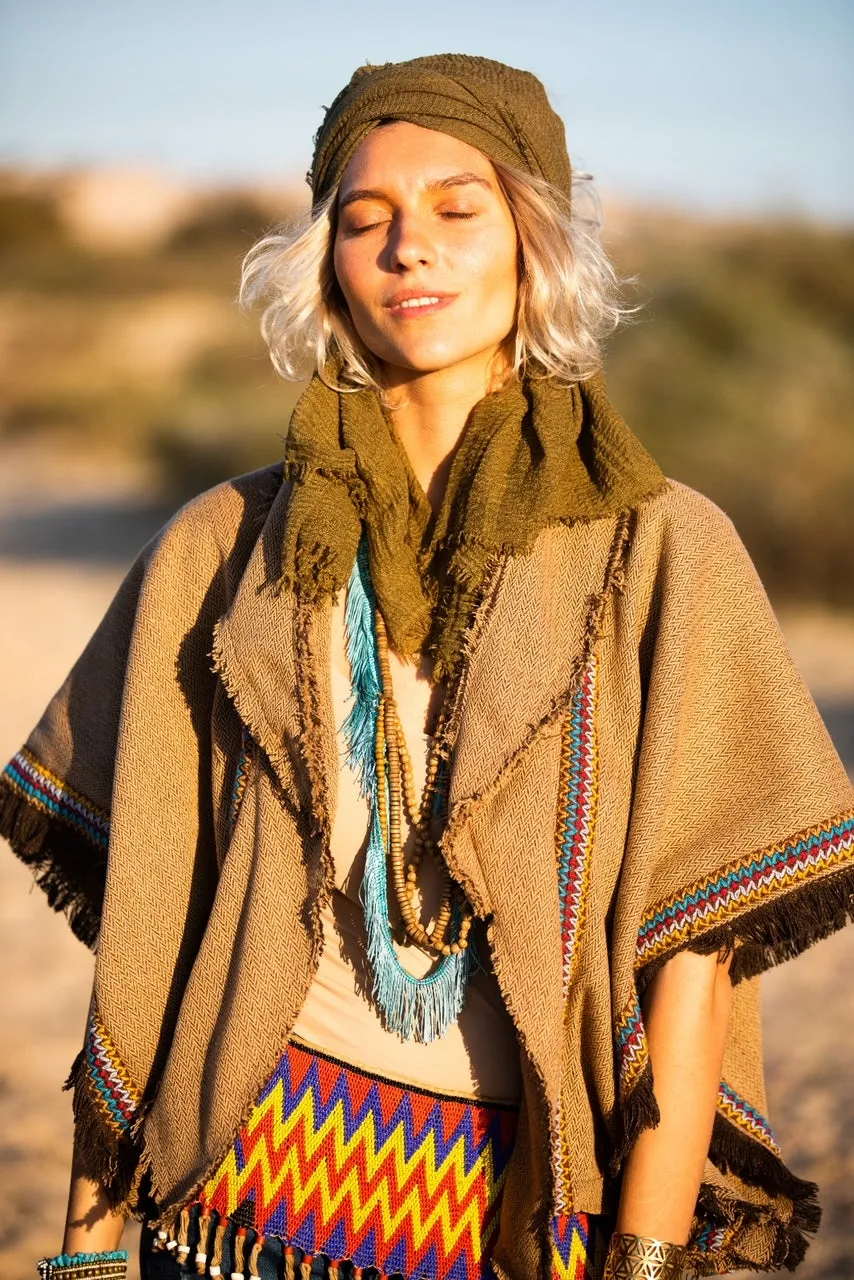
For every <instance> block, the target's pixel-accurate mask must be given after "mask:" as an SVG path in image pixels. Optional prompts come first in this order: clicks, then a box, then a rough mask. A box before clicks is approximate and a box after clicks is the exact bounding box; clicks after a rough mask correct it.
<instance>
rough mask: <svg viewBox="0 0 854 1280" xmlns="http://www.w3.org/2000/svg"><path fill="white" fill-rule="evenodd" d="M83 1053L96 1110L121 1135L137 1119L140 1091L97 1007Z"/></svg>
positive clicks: (92, 1015)
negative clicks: (129, 1073)
mask: <svg viewBox="0 0 854 1280" xmlns="http://www.w3.org/2000/svg"><path fill="white" fill-rule="evenodd" d="M84 1054H85V1062H86V1069H87V1072H88V1082H89V1086H90V1089H91V1092H92V1096H93V1098H94V1101H95V1102H96V1103H97V1106H98V1110H99V1112H100V1114H101V1116H102V1118H103V1120H104V1122H105V1123H106V1125H107V1126H108V1128H109V1129H111V1130H112V1132H113V1133H114V1134H115V1136H116V1137H117V1138H123V1137H125V1135H126V1134H128V1133H129V1131H130V1129H131V1127H132V1125H133V1122H134V1120H135V1119H136V1113H137V1111H138V1110H139V1103H140V1098H141V1095H140V1092H139V1090H138V1089H137V1087H136V1085H135V1084H134V1083H133V1081H132V1080H131V1078H130V1076H129V1075H128V1072H127V1069H126V1068H125V1065H124V1063H123V1062H122V1060H121V1058H120V1057H119V1054H118V1051H117V1049H116V1046H115V1045H114V1044H113V1042H112V1040H111V1039H110V1036H109V1034H108V1032H107V1028H106V1027H105V1026H104V1024H103V1022H102V1021H101V1019H100V1018H99V1016H98V1013H97V1011H96V1010H93V1012H92V1014H91V1015H90V1018H89V1025H88V1027H87V1029H86V1043H85V1047H84Z"/></svg>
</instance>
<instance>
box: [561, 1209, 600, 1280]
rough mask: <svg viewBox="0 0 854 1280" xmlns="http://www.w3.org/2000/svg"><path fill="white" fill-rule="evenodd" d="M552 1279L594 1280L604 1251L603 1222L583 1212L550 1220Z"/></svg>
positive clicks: (598, 1271) (598, 1272) (597, 1274)
mask: <svg viewBox="0 0 854 1280" xmlns="http://www.w3.org/2000/svg"><path fill="white" fill-rule="evenodd" d="M551 1241H552V1280H597V1277H598V1276H600V1275H601V1274H602V1267H603V1264H604V1261H605V1254H606V1252H607V1248H608V1232H607V1230H606V1229H605V1227H604V1221H603V1219H601V1218H598V1217H591V1216H589V1215H588V1214H586V1213H570V1214H560V1215H559V1216H557V1217H555V1218H552V1222H551Z"/></svg>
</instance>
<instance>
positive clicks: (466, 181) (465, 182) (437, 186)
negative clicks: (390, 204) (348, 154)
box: [338, 173, 493, 209]
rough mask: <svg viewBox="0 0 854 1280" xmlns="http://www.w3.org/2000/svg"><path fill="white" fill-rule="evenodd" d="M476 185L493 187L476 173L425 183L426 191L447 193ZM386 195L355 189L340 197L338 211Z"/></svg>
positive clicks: (382, 197)
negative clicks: (457, 188)
mask: <svg viewBox="0 0 854 1280" xmlns="http://www.w3.org/2000/svg"><path fill="white" fill-rule="evenodd" d="M472 184H476V185H477V186H480V187H485V188H486V190H487V191H492V190H493V185H492V183H491V182H490V181H489V179H488V178H483V177H481V176H480V174H477V173H454V174H451V176H450V177H449V178H437V179H436V181H435V182H428V183H427V190H428V191H431V192H432V191H447V190H450V189H451V188H452V187H468V186H471V185H472ZM387 199H388V195H387V194H386V192H385V191H381V190H379V189H378V188H375V187H357V188H356V189H355V190H353V191H348V192H347V194H346V195H345V196H342V197H341V200H340V203H339V205H338V207H339V209H345V208H346V207H347V205H349V204H356V203H357V201H359V200H387Z"/></svg>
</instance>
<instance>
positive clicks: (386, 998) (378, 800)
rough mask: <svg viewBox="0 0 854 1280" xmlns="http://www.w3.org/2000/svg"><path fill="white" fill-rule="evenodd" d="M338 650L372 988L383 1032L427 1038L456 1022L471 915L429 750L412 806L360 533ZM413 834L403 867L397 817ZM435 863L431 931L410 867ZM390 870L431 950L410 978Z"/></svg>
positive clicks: (407, 922)
mask: <svg viewBox="0 0 854 1280" xmlns="http://www.w3.org/2000/svg"><path fill="white" fill-rule="evenodd" d="M344 617H345V627H346V633H347V656H348V658H349V660H350V670H351V673H352V683H353V697H354V699H355V701H354V703H353V707H352V708H351V710H350V712H349V714H348V716H347V719H346V720H345V722H344V725H343V732H344V735H345V740H346V742H347V762H348V764H350V765H352V766H353V767H354V768H355V769H356V770H357V773H358V776H359V781H360V787H361V791H362V794H363V795H364V796H365V797H366V798H367V799H368V801H369V803H370V810H371V823H370V832H369V836H368V849H367V855H366V859H365V874H364V879H363V881H362V887H361V891H360V896H361V899H362V905H363V907H364V911H365V923H366V929H367V938H368V960H369V963H370V967H371V974H372V979H373V996H374V1000H375V1001H376V1004H377V1007H378V1008H379V1010H380V1012H381V1014H382V1017H383V1021H384V1022H385V1024H386V1026H387V1027H388V1029H389V1030H390V1031H394V1032H396V1034H397V1035H399V1036H400V1037H401V1038H402V1039H404V1040H417V1041H420V1042H422V1043H428V1042H429V1041H431V1040H436V1039H438V1038H439V1037H441V1036H443V1035H444V1034H445V1032H446V1031H447V1030H448V1027H449V1026H451V1024H452V1023H453V1022H455V1021H456V1019H457V1017H458V1016H459V1013H460V1010H461V1009H462V1007H463V1002H464V1000H465V990H466V983H467V981H468V977H469V974H470V972H471V969H472V966H473V963H474V957H473V955H472V950H471V948H470V947H469V945H468V943H469V930H470V928H471V923H472V913H471V909H470V907H469V905H468V903H467V902H466V901H465V898H464V896H463V894H462V892H461V890H460V889H459V886H457V885H455V884H454V883H453V881H452V880H451V877H450V875H449V873H448V870H447V868H446V867H445V865H444V863H443V862H442V859H441V855H440V853H439V849H438V847H437V845H436V843H435V841H434V840H433V839H432V837H431V835H430V828H429V824H430V819H431V817H432V816H433V815H434V814H435V812H436V811H437V806H439V805H440V804H441V800H442V785H443V779H444V771H443V769H442V768H441V765H440V762H439V761H438V760H437V759H436V757H435V755H434V754H433V753H432V752H431V755H430V760H429V763H428V772H427V780H426V784H425V787H424V792H423V795H422V798H421V803H420V805H418V804H417V802H416V795H415V785H414V781H413V770H412V761H411V758H410V756H409V753H408V751H407V749H406V743H405V741H404V738H403V731H402V728H401V723H400V716H399V714H398V710H397V704H396V702H395V700H394V693H393V690H392V684H391V670H390V666H389V659H388V639H387V635H386V628H385V624H384V622H383V618H382V615H381V614H380V611H379V609H378V607H377V603H376V596H375V593H374V589H373V584H372V582H371V575H370V566H369V555H368V543H367V539H366V538H365V537H362V539H361V541H360V543H359V547H358V550H357V553H356V559H355V562H354V564H353V569H352V572H351V574H350V581H349V585H348V588H347V603H346V608H345V615H344ZM404 813H405V814H406V817H407V818H408V820H409V822H410V824H411V825H412V827H413V830H414V832H415V840H414V843H415V850H414V853H413V856H412V859H411V861H410V863H409V865H408V866H406V865H405V860H404V855H403V815H404ZM427 853H429V854H430V855H431V856H432V857H433V858H434V859H435V861H436V864H437V866H438V867H439V870H440V873H441V875H442V880H443V892H442V902H441V906H440V908H439V912H438V915H437V917H436V920H435V922H434V924H433V926H432V928H431V929H427V928H425V927H424V925H423V924H422V923H421V920H420V919H419V915H418V906H417V881H418V869H419V866H420V865H421V863H422V861H423V858H424V855H425V854H427ZM389 868H390V869H391V880H392V885H393V889H394V895H395V898H396V900H397V904H398V906H399V908H400V912H401V916H402V919H403V927H404V930H405V932H406V934H407V936H408V937H409V938H410V939H411V941H413V942H414V943H416V944H417V945H418V946H421V947H423V948H424V949H425V950H427V951H429V952H431V953H432V954H434V955H435V956H436V958H437V964H436V966H435V968H434V969H433V970H432V972H430V973H429V974H427V975H426V977H423V978H418V977H415V976H414V975H413V974H411V973H409V972H408V970H407V969H405V968H404V967H403V965H402V964H401V963H400V961H399V959H398V957H397V953H396V952H395V949H394V942H393V938H392V928H391V921H390V919H389V892H388V881H389Z"/></svg>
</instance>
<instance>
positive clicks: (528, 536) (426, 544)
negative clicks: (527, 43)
mask: <svg viewBox="0 0 854 1280" xmlns="http://www.w3.org/2000/svg"><path fill="white" fill-rule="evenodd" d="M389 120H406V121H409V122H410V123H414V124H419V125H423V126H425V127H427V128H430V129H437V130H439V131H440V132H443V133H448V134H451V135H452V136H453V137H456V138H460V139H462V140H463V141H464V142H468V143H470V144H471V145H472V146H474V147H477V148H478V150H480V151H482V152H483V153H484V155H486V156H488V157H489V158H490V159H492V160H497V161H500V162H503V163H505V164H508V165H512V166H515V167H516V168H519V169H523V170H524V171H525V172H528V173H531V174H534V175H536V176H539V177H542V178H545V179H547V180H548V181H549V182H550V183H551V184H552V185H553V186H554V187H556V188H557V189H559V190H560V191H561V192H562V194H563V195H564V197H565V198H567V199H568V198H569V193H570V185H571V169H570V163H569V157H568V155H567V151H566V142H565V138H564V130H563V125H562V123H561V121H560V119H559V117H558V116H557V115H556V114H555V113H554V111H553V110H552V109H551V107H550V106H549V103H548V100H547V98H546V95H545V90H544V89H543V86H542V85H541V84H540V82H539V80H537V79H536V77H535V76H533V75H531V74H530V73H529V72H526V71H516V70H514V69H513V68H512V67H505V66H503V65H502V64H501V63H498V62H491V61H489V60H488V59H486V58H471V57H467V56H465V55H462V54H442V55H438V56H436V57H430V58H417V59H415V60H414V61H412V62H404V63H397V64H386V65H385V66H382V67H361V68H359V70H358V71H356V73H355V74H354V76H353V78H352V80H351V81H350V83H349V84H348V85H347V87H346V88H345V89H344V90H343V91H342V92H341V93H340V94H339V95H338V97H337V98H336V99H335V101H334V102H333V104H332V106H331V107H330V108H329V110H328V111H327V113H326V117H325V119H324V122H323V125H322V127H321V129H320V132H319V133H318V135H317V139H316V148H315V156H314V164H313V168H312V188H313V192H314V197H315V202H317V201H318V200H320V199H322V197H323V196H324V195H325V194H327V193H328V192H329V191H330V190H332V189H333V188H334V186H335V184H336V183H337V182H338V181H339V180H340V178H341V176H342V174H343V172H344V170H345V168H346V166H347V164H348V162H349V160H350V159H351V157H352V155H353V153H354V152H355V150H356V148H357V147H358V145H359V143H360V142H361V141H362V140H363V139H364V138H365V137H366V136H367V134H368V133H369V132H370V131H371V129H373V128H374V127H375V126H376V125H378V124H380V123H381V122H383V121H389ZM341 374H342V369H341V362H340V360H338V359H333V360H332V361H331V362H330V365H329V367H328V368H327V369H326V370H325V371H324V373H323V377H321V376H320V375H315V377H314V378H313V379H312V382H311V384H310V385H309V387H308V389H307V390H306V392H305V393H304V395H303V396H302V398H301V400H300V401H299V404H298V405H297V407H296V409H295V411H294V415H293V418H292V420H291V424H290V428H289V430H288V436H287V441H286V446H285V474H286V475H287V477H288V478H289V480H290V481H291V482H292V483H293V485H294V490H293V494H292V497H291V502H290V508H289V514H288V523H287V530H286V533H285V539H284V546H283V551H282V586H283V587H287V588H292V589H293V590H295V591H297V592H298V593H299V594H300V595H301V596H302V597H303V598H304V599H306V600H314V599H317V598H318V596H322V595H327V594H332V593H335V592H337V591H338V590H339V589H340V588H341V587H343V586H345V585H346V583H347V581H348V579H349V576H350V570H351V568H352V565H353V561H354V559H355V555H356V548H357V545H358V541H359V538H360V536H361V533H362V530H363V529H364V531H365V532H366V534H367V538H368V543H369V549H370V564H371V576H372V579H373V583H374V588H375V590H376V594H377V600H378V602H379V606H380V609H381V611H382V614H383V617H384V619H385V622H386V626H387V628H388V634H389V640H390V642H391V645H392V647H393V648H394V649H395V651H396V652H397V653H399V654H401V655H402V656H407V657H414V656H416V655H417V654H419V653H420V652H426V653H427V654H429V655H430V656H431V657H432V658H433V659H434V666H433V678H434V680H435V681H439V680H442V679H448V680H452V679H453V677H454V676H455V674H456V672H457V669H458V661H459V657H460V651H461V643H462V636H463V632H464V630H465V628H466V626H467V625H468V622H469V621H470V618H471V616H472V612H473V610H474V607H475V605H476V603H477V600H478V598H479V591H480V588H481V586H482V584H483V581H484V578H485V576H486V572H487V567H488V564H489V562H490V560H491V559H492V557H493V556H494V555H495V554H496V553H497V552H510V553H522V552H524V551H526V550H527V549H528V548H529V547H530V546H531V545H532V544H533V542H534V539H535V538H536V536H537V534H538V533H539V532H540V531H541V530H542V529H543V528H545V527H546V525H549V524H555V523H558V522H567V521H572V520H590V519H597V518H601V517H603V516H606V515H610V514H613V513H615V512H617V511H620V510H624V509H626V508H629V507H632V506H635V505H637V503H639V502H642V501H643V500H644V499H645V498H647V497H649V496H651V495H652V494H653V493H655V492H657V491H658V490H659V489H660V488H661V486H662V485H663V483H664V477H663V476H662V474H661V472H660V470H659V468H658V467H657V465H656V464H655V462H654V461H653V459H652V458H651V457H650V456H649V454H648V453H647V452H646V450H645V449H644V448H643V446H642V445H641V444H640V442H639V441H638V440H637V439H636V438H635V437H634V436H633V435H632V433H631V432H630V431H629V430H628V428H627V427H626V425H625V424H624V423H623V421H622V419H621V418H620V417H619V415H618V414H617V413H616V412H615V410H614V409H613V407H612V406H611V403H610V401H609V399H608V396H607V393H606V391H605V387H604V383H603V382H602V379H601V378H599V377H595V378H591V379H588V380H587V381H585V382H582V383H579V384H577V385H575V386H572V387H563V386H559V385H557V384H556V383H555V381H554V380H553V379H551V378H546V377H530V378H527V377H526V378H525V380H524V381H523V382H521V383H520V382H519V381H518V380H516V379H513V380H512V381H511V382H510V383H509V384H508V385H507V386H505V387H504V389H503V390H501V391H497V392H495V393H493V394H491V395H487V396H485V397H484V399H483V400H481V401H480V403H479V404H477V405H475V407H474V409H473V410H472V412H471V414H470V415H469V420H468V422H467V423H466V425H465V429H464V432H463V435H462V439H461V441H460V446H459V449H458V450H457V453H456V455H455V457H454V461H453V465H452V467H451V472H450V476H449V479H448V485H447V489H446V492H445V494H444V497H443V499H442V502H441V504H440V506H439V509H438V510H437V511H436V512H435V513H434V512H433V510H432V508H431V505H430V502H429V501H428V499H427V496H426V495H425V493H424V491H423V489H422V487H421V485H420V484H419V482H418V479H417V478H416V476H415V474H414V472H413V470H412V467H411V465H410V462H409V459H408V457H407V455H406V452H405V450H404V448H403V445H402V444H401V442H400V440H399V438H398V436H397V434H396V432H395V430H394V426H393V423H392V421H391V418H390V416H389V415H388V414H387V412H385V411H384V410H383V408H382V406H381V404H380V401H379V398H378V396H377V395H376V393H375V392H374V391H369V390H360V391H345V392H337V391H334V390H332V389H331V387H332V386H337V385H339V379H340V377H341ZM330 384H331V385H330Z"/></svg>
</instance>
